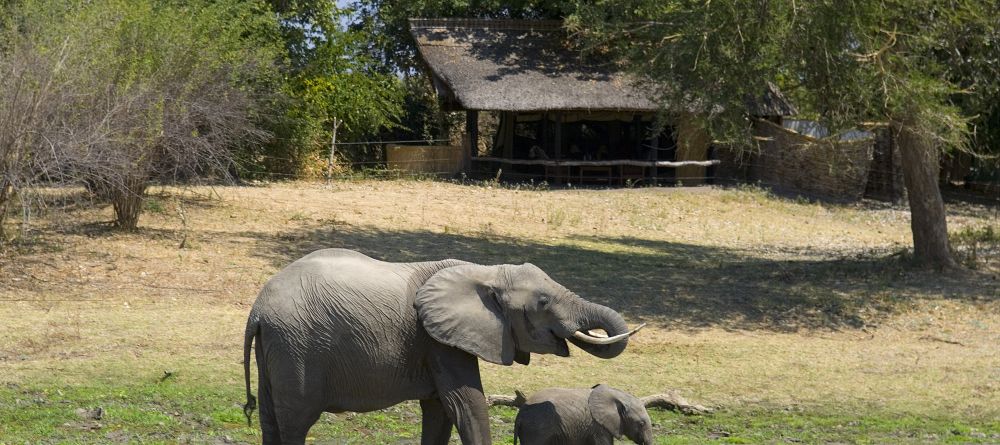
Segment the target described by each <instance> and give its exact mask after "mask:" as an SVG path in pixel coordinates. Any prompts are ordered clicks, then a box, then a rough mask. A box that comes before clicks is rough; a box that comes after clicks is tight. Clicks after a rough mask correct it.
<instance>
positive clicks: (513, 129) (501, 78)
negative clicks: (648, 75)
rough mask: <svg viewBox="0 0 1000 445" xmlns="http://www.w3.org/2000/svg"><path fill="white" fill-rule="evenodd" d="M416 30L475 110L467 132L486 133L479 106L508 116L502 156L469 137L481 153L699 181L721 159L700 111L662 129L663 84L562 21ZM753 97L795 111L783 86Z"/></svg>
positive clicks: (499, 136) (442, 73) (607, 177)
mask: <svg viewBox="0 0 1000 445" xmlns="http://www.w3.org/2000/svg"><path fill="white" fill-rule="evenodd" d="M410 32H411V34H412V35H413V38H414V40H415V41H416V44H417V50H418V52H419V55H420V57H421V59H422V60H423V62H424V64H425V65H426V67H427V70H428V72H429V75H430V77H431V79H432V81H433V84H434V88H435V90H436V92H437V94H438V97H439V100H440V102H441V104H442V106H443V107H444V108H445V109H446V110H451V111H462V110H464V111H466V113H467V119H466V128H467V141H469V140H471V141H476V140H478V112H479V111H491V112H497V113H499V115H500V123H499V126H498V129H497V132H496V134H495V135H494V137H493V141H494V144H493V151H492V155H491V156H488V157H487V156H477V155H478V154H479V153H476V151H477V150H475V147H473V146H472V144H469V145H468V147H467V148H468V149H469V150H470V156H471V158H472V161H477V162H478V163H483V162H492V163H500V164H502V166H503V168H504V170H505V173H519V174H522V175H544V176H545V177H546V178H547V179H555V180H560V179H562V180H568V181H571V182H579V181H591V180H592V181H607V182H609V183H611V182H615V181H619V180H624V179H633V180H635V179H652V180H653V181H655V180H656V178H660V179H661V180H676V179H680V178H686V179H684V182H685V183H692V182H699V181H700V179H702V178H704V177H705V176H706V174H705V167H707V166H709V165H711V164H712V162H711V161H708V160H707V159H708V151H709V148H710V147H709V145H710V143H709V138H708V136H707V134H705V132H704V131H703V130H702V129H700V128H697V127H696V126H695V125H694V122H695V120H694V119H690V118H689V117H684V116H681V117H678V118H677V119H676V121H675V122H671V126H672V128H671V129H668V130H671V131H664V132H661V133H660V134H658V135H657V134H654V133H653V131H651V129H652V128H653V127H652V125H653V120H654V118H655V115H656V113H657V112H658V111H659V110H660V109H661V107H660V104H658V103H657V102H656V97H658V95H657V92H656V91H655V87H653V86H651V85H649V84H643V83H640V82H638V81H637V79H635V78H633V77H631V76H630V75H628V74H626V73H624V72H621V71H620V70H618V69H617V67H616V66H615V65H614V64H610V63H598V62H596V61H594V60H587V59H584V58H583V57H582V56H581V54H580V53H579V52H578V51H576V50H574V49H573V48H572V47H571V45H570V44H569V40H568V39H567V36H566V34H565V32H564V30H563V28H562V22H560V21H556V20H479V19H411V20H410ZM750 106H751V110H752V113H753V114H755V115H758V116H766V117H771V118H776V119H779V120H780V117H781V116H785V115H789V114H793V113H794V108H793V107H792V106H791V105H790V104H789V103H788V102H787V101H786V100H785V99H784V97H783V96H782V95H781V94H780V92H778V91H777V89H776V88H771V89H770V91H767V92H766V93H765V94H764V95H763V97H761V98H760V99H758V100H756V101H754V102H753V103H752V104H750ZM467 143H468V142H467ZM675 169H676V170H675ZM512 170H513V172H512ZM574 179H576V180H574Z"/></svg>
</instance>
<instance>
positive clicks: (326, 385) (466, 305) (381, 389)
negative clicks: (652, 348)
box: [243, 249, 638, 444]
mask: <svg viewBox="0 0 1000 445" xmlns="http://www.w3.org/2000/svg"><path fill="white" fill-rule="evenodd" d="M591 329H603V330H605V331H606V332H607V336H598V335H594V334H591V333H590V332H589V331H590V330H591ZM636 330H638V329H636ZM633 333H635V330H634V331H631V332H629V331H628V329H627V327H626V325H625V320H623V319H622V317H621V316H620V315H619V314H618V313H617V312H615V311H613V310H611V309H609V308H607V307H604V306H601V305H598V304H594V303H591V302H588V301H585V300H583V299H582V298H580V297H579V296H577V295H576V294H574V293H572V292H570V291H569V290H567V289H566V288H565V287H563V286H561V285H559V284H558V283H556V282H555V281H553V280H552V279H551V278H549V277H548V275H546V274H545V272H543V271H542V270H541V269H539V268H538V267H535V266H534V265H531V264H523V265H508V264H503V265H496V266H483V265H478V264H471V263H468V262H464V261H458V260H443V261H433V262H421V263H387V262H383V261H378V260H375V259H372V258H369V257H367V256H365V255H362V254H360V253H357V252H354V251H350V250H344V249H326V250H320V251H316V252H313V253H311V254H309V255H307V256H305V257H303V258H301V259H299V260H298V261H295V262H294V263H292V264H291V265H289V266H288V267H286V268H285V269H284V270H282V271H281V272H279V273H278V274H277V275H275V276H274V277H273V278H271V280H270V281H268V282H267V284H266V285H265V286H264V288H263V289H262V290H261V291H260V294H259V295H258V296H257V301H256V302H255V303H254V306H253V309H252V310H251V311H250V316H249V319H248V320H247V328H246V337H245V343H244V351H243V355H244V357H243V358H244V372H245V374H246V387H247V404H246V406H245V411H246V414H247V418H248V419H249V417H250V414H251V413H252V411H253V409H254V407H255V405H256V400H255V399H254V397H253V394H252V393H251V390H250V346H251V344H252V343H253V340H254V337H256V338H257V341H256V347H255V352H256V356H257V368H258V378H259V382H258V386H259V388H258V391H259V396H260V424H261V430H262V433H263V438H264V443H265V444H279V443H280V444H301V443H304V442H305V437H306V433H307V432H308V430H309V428H310V427H311V426H312V425H313V424H314V423H316V421H317V420H318V419H319V416H320V415H321V414H322V413H323V412H324V411H326V412H334V413H336V412H343V411H355V412H365V411H373V410H377V409H381V408H386V407H389V406H392V405H395V404H397V403H399V402H402V401H404V400H420V409H421V411H422V414H423V423H422V432H421V443H422V444H445V443H447V442H448V439H449V437H450V436H451V429H452V426H456V427H457V428H458V433H459V436H460V437H461V439H462V442H463V443H465V444H489V443H490V431H489V416H488V413H487V402H486V398H485V396H484V395H483V387H482V383H481V381H480V377H479V365H478V361H477V357H479V358H482V359H483V360H486V361H489V362H492V363H498V364H503V365H510V364H512V363H513V362H515V361H516V362H518V363H522V364H527V363H528V361H529V358H530V353H532V352H534V353H541V354H556V355H559V356H563V357H565V356H568V355H569V349H568V347H567V345H566V340H569V341H570V342H572V343H573V344H575V345H577V346H579V347H580V348H582V349H583V350H584V351H587V352H589V353H590V354H593V355H595V356H598V357H602V358H611V357H615V356H617V355H618V354H620V353H621V352H622V351H623V350H624V349H625V346H626V344H627V342H628V337H629V336H630V335H632V334H633Z"/></svg>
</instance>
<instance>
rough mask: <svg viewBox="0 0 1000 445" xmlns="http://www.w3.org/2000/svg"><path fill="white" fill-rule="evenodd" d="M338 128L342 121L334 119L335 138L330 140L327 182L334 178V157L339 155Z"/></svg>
mask: <svg viewBox="0 0 1000 445" xmlns="http://www.w3.org/2000/svg"><path fill="white" fill-rule="evenodd" d="M337 127H340V121H339V120H337V118H333V137H331V138H330V157H329V158H327V160H326V182H330V179H332V178H333V157H334V155H335V154H336V153H337Z"/></svg>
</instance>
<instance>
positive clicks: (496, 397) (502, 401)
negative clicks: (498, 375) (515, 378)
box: [486, 389, 528, 408]
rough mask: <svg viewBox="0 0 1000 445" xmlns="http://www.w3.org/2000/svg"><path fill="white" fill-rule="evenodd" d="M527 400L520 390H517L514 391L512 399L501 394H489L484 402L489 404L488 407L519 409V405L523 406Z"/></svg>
mask: <svg viewBox="0 0 1000 445" xmlns="http://www.w3.org/2000/svg"><path fill="white" fill-rule="evenodd" d="M527 400H528V398H527V397H525V396H524V393H523V392H521V390H519V389H515V390H514V396H513V397H511V396H507V395H503V394H490V395H488V396H486V402H487V403H489V405H490V406H497V405H500V406H513V407H515V408H520V407H521V405H524V402H525V401H527Z"/></svg>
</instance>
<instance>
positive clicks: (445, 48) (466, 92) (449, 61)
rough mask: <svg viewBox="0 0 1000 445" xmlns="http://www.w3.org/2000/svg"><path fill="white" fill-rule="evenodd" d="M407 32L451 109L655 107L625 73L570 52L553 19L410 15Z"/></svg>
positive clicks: (622, 109) (536, 109) (617, 109)
mask: <svg viewBox="0 0 1000 445" xmlns="http://www.w3.org/2000/svg"><path fill="white" fill-rule="evenodd" d="M410 32H411V33H412V34H413V38H414V39H415V40H416V42H417V50H418V51H419V52H420V56H421V57H422V58H423V60H424V61H425V62H426V63H427V65H428V68H430V70H431V72H432V73H433V74H434V77H435V79H434V80H435V86H436V87H438V88H439V93H443V94H442V95H443V96H444V97H445V100H446V103H445V105H446V106H447V105H451V107H452V108H458V109H469V110H494V111H546V110H616V111H647V112H649V111H656V110H658V109H659V107H658V106H657V104H656V103H655V102H653V101H652V100H650V98H651V97H652V96H653V95H652V94H651V92H648V91H644V90H643V89H641V88H639V87H638V86H637V85H636V83H635V82H633V81H632V80H630V79H629V78H628V77H627V76H626V75H625V74H623V73H620V72H618V71H617V70H616V69H614V67H612V66H607V65H605V66H598V65H596V64H593V63H587V62H585V61H584V60H582V59H581V58H580V56H579V54H577V53H575V52H573V51H570V50H569V49H568V48H567V47H566V45H565V44H564V37H565V34H564V33H563V31H562V22H560V21H556V20H472V19H410ZM442 87H443V88H442ZM441 90H444V91H441ZM449 100H451V101H454V103H451V104H449V103H448V101H449Z"/></svg>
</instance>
